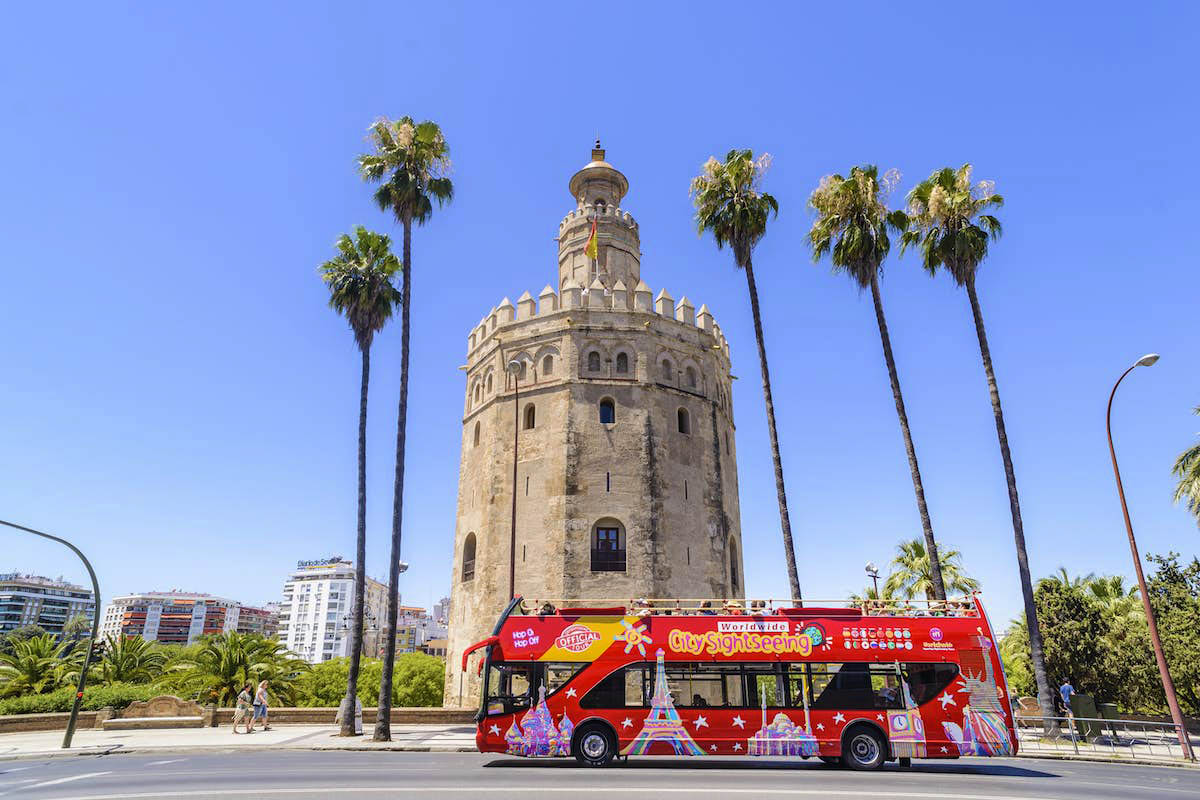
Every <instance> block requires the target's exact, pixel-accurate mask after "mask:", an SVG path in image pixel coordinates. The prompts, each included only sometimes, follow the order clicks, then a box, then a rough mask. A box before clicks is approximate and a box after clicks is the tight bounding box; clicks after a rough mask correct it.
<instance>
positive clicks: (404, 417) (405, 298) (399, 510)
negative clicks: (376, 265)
mask: <svg viewBox="0 0 1200 800" xmlns="http://www.w3.org/2000/svg"><path fill="white" fill-rule="evenodd" d="M402 255H403V258H404V260H403V262H402V264H401V267H400V269H401V274H402V275H403V278H402V280H401V286H400V295H401V296H400V411H399V414H398V416H397V420H396V478H395V483H394V485H393V487H392V552H391V560H390V561H389V562H388V563H389V566H388V596H387V623H386V624H385V625H384V636H385V637H386V638H385V640H384V643H383V674H382V676H381V677H380V680H379V709H378V713H377V714H376V716H375V741H377V742H390V741H391V740H392V671H393V669H394V668H395V660H396V621H397V617H398V616H399V611H400V542H401V530H402V526H403V523H404V448H405V428H406V424H407V421H408V336H409V333H408V332H409V321H408V310H409V298H410V297H411V295H412V261H411V257H412V219H411V218H409V217H405V219H404V248H403V252H402Z"/></svg>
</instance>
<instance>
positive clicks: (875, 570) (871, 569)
mask: <svg viewBox="0 0 1200 800" xmlns="http://www.w3.org/2000/svg"><path fill="white" fill-rule="evenodd" d="M866 570H867V574H868V575H870V576H871V582H872V583H873V584H875V599H876V600H878V599H879V567H877V566H875V563H874V562H872V561H868V562H867V567H866Z"/></svg>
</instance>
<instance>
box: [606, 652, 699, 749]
mask: <svg viewBox="0 0 1200 800" xmlns="http://www.w3.org/2000/svg"><path fill="white" fill-rule="evenodd" d="M657 655H658V663H657V664H656V666H655V668H654V697H653V698H651V700H650V704H651V705H650V713H649V714H648V715H647V716H646V719H645V721H644V722H643V723H642V729H641V731H639V732H638V735H637V736H635V737H634V739H633V741H632V742H630V743H629V744H628V745H626V746H625V749H624V750H622V751H621V755H624V756H630V755H633V756H641V755H645V754H646V753H648V752H649V751H650V746H651V745H652V744H654V743H655V742H664V743H666V744H669V745H671V747H672V748H674V750H675V755H677V756H702V755H704V751H703V750H701V749H700V745H698V744H696V742H695V740H694V739H692V737H691V735H690V734H689V733H688V732H687V730H686V729H685V728H684V727H683V721H682V720H680V719H679V712H678V711H676V710H675V703H674V702H673V701H672V700H671V692H670V691H669V690H668V689H667V671H666V668H665V667H664V665H663V651H662V648H659V650H658V653H657Z"/></svg>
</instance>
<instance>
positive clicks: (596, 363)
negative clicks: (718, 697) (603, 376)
mask: <svg viewBox="0 0 1200 800" xmlns="http://www.w3.org/2000/svg"><path fill="white" fill-rule="evenodd" d="M599 371H600V354H599V353H597V352H596V351H595V350H593V351H592V352H590V353H588V372H599Z"/></svg>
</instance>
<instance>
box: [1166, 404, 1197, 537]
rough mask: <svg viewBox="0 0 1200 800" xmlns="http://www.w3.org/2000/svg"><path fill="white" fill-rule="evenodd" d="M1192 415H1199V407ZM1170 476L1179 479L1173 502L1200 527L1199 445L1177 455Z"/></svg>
mask: <svg viewBox="0 0 1200 800" xmlns="http://www.w3.org/2000/svg"><path fill="white" fill-rule="evenodd" d="M1192 413H1194V414H1198V415H1200V406H1196V408H1195V409H1193V411H1192ZM1171 474H1172V475H1174V476H1175V477H1177V478H1179V483H1178V484H1177V485H1176V486H1175V498H1174V499H1175V502H1176V503H1178V502H1179V501H1180V500H1182V501H1183V502H1184V505H1186V506H1187V510H1188V511H1190V512H1192V515H1193V516H1195V517H1196V524H1198V525H1200V444H1196V445H1193V446H1192V447H1189V448H1188V449H1187V450H1184V451H1183V452H1182V453H1180V454H1179V458H1177V459H1175V465H1174V466H1172V467H1171Z"/></svg>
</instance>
